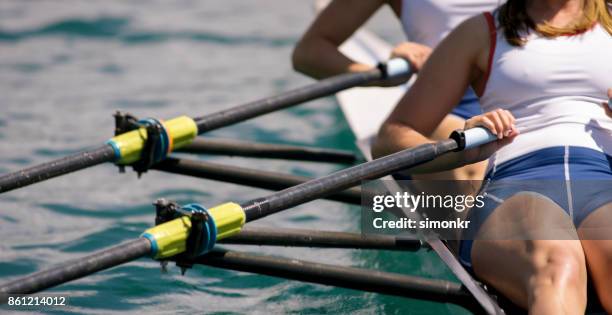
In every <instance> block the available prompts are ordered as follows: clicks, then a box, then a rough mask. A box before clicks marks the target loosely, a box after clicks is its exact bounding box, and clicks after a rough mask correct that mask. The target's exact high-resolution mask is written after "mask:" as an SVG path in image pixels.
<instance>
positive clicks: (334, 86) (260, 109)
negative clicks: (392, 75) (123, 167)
mask: <svg viewBox="0 0 612 315" xmlns="http://www.w3.org/2000/svg"><path fill="white" fill-rule="evenodd" d="M383 77H384V73H383V71H381V70H380V69H374V70H371V71H368V72H361V73H349V74H344V75H339V76H337V77H333V78H329V79H325V80H322V81H319V82H316V83H313V84H311V85H308V86H306V87H302V88H298V89H295V90H291V91H289V92H285V93H282V94H280V95H277V96H272V97H268V98H264V99H262V100H259V101H255V102H250V103H247V104H244V105H240V106H237V107H233V108H230V109H227V110H224V111H221V112H217V113H213V114H210V115H206V116H202V117H199V118H195V119H194V120H195V122H196V124H197V128H198V132H197V133H198V134H201V133H203V132H207V131H211V130H214V129H218V128H221V127H225V126H229V125H232V124H235V123H238V122H241V121H244V120H247V119H250V118H254V117H257V116H261V115H264V114H267V113H271V112H273V111H276V110H280V109H284V108H288V107H291V106H294V105H297V104H300V103H303V102H306V101H310V100H313V99H316V98H319V97H322V96H327V95H332V94H334V93H336V92H338V91H341V90H344V89H347V88H350V87H354V86H358V85H362V84H366V83H368V82H373V81H376V80H380V79H382V78H383ZM114 154H115V153H114V150H113V148H112V147H111V146H110V145H103V146H100V147H99V148H96V149H94V150H90V151H86V152H82V153H77V154H74V155H71V156H68V157H65V158H62V159H59V160H55V161H52V162H48V163H44V164H41V165H37V166H34V167H32V168H29V169H25V170H22V171H18V172H14V173H10V174H6V175H3V176H2V177H0V193H2V192H6V191H9V190H12V189H16V188H19V187H23V186H27V185H31V184H34V183H38V182H41V181H44V180H47V179H51V178H53V177H57V176H60V175H64V174H68V173H71V172H75V171H78V170H82V169H85V168H88V167H91V166H94V165H98V164H102V163H104V162H112V161H114Z"/></svg>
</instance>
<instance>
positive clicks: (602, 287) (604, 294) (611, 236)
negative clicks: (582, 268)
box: [578, 203, 612, 312]
mask: <svg viewBox="0 0 612 315" xmlns="http://www.w3.org/2000/svg"><path fill="white" fill-rule="evenodd" d="M578 235H580V239H581V240H582V247H583V248H584V254H585V256H586V261H587V264H588V267H589V272H590V275H591V278H592V279H593V282H594V285H595V288H596V290H597V293H598V295H599V299H600V300H601V302H602V304H603V305H604V307H605V308H606V311H607V312H612V280H611V279H612V203H608V204H607V205H605V206H603V207H601V208H599V209H597V210H595V211H594V212H593V213H591V214H590V215H589V216H588V217H586V219H585V220H584V221H583V222H582V223H581V225H580V227H579V229H578Z"/></svg>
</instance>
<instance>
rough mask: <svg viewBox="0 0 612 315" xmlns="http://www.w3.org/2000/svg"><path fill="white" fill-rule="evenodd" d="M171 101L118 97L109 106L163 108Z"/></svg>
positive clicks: (114, 107)
mask: <svg viewBox="0 0 612 315" xmlns="http://www.w3.org/2000/svg"><path fill="white" fill-rule="evenodd" d="M169 105H170V104H169V102H168V101H165V100H139V99H117V100H113V101H112V102H110V104H109V105H108V107H110V108H113V109H116V108H121V109H126V108H130V109H134V108H145V109H153V108H163V107H167V106H169Z"/></svg>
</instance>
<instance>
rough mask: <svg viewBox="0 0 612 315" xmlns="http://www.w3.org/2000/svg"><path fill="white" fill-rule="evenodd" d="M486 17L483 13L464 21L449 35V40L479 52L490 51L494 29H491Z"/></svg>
mask: <svg viewBox="0 0 612 315" xmlns="http://www.w3.org/2000/svg"><path fill="white" fill-rule="evenodd" d="M486 15H487V14H486V13H484V12H483V13H481V14H477V15H475V16H473V17H471V18H469V19H467V20H465V21H463V22H462V23H461V24H459V26H457V27H456V28H455V29H454V30H453V31H452V32H451V33H450V34H449V35H448V40H449V41H452V42H455V43H456V44H462V45H464V46H469V48H473V49H474V50H478V51H480V50H481V49H483V48H487V49H488V46H489V39H490V37H491V33H492V31H494V29H491V27H490V25H489V21H488V18H487V17H486ZM493 27H495V26H493Z"/></svg>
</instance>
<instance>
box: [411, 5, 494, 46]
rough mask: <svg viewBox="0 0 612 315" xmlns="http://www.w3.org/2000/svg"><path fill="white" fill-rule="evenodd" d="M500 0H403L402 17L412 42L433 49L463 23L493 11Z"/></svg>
mask: <svg viewBox="0 0 612 315" xmlns="http://www.w3.org/2000/svg"><path fill="white" fill-rule="evenodd" d="M502 2H505V1H501V0H403V1H402V12H401V20H402V26H403V28H404V32H405V33H406V36H407V37H408V40H409V41H412V42H416V43H419V44H423V45H427V46H429V47H431V48H434V47H436V46H437V45H438V43H440V41H442V39H444V37H446V35H448V33H450V31H452V30H453V29H454V28H455V27H457V26H458V25H459V24H461V22H463V21H465V20H467V19H468V18H470V17H472V16H474V15H477V14H480V13H482V12H488V11H493V9H495V8H496V7H497V6H499V5H500V4H501V3H502Z"/></svg>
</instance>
